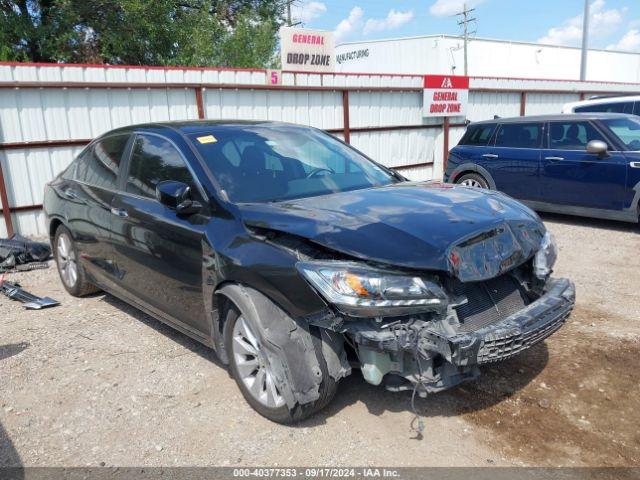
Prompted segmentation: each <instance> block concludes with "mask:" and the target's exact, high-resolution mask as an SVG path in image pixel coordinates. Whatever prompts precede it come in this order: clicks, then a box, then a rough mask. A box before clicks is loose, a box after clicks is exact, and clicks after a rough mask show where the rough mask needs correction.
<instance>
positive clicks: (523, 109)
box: [520, 92, 527, 117]
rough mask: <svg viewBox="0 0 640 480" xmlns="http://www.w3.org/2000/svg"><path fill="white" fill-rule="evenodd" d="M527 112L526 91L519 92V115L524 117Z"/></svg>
mask: <svg viewBox="0 0 640 480" xmlns="http://www.w3.org/2000/svg"><path fill="white" fill-rule="evenodd" d="M526 114H527V92H522V93H521V94H520V116H521V117H524V116H525V115H526Z"/></svg>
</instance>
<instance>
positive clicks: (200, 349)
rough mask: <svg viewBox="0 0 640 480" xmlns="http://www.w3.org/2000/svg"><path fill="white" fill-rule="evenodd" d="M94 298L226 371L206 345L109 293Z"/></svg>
mask: <svg viewBox="0 0 640 480" xmlns="http://www.w3.org/2000/svg"><path fill="white" fill-rule="evenodd" d="M96 296H102V301H104V302H105V303H107V304H109V305H110V306H112V307H113V308H117V309H118V310H121V311H123V312H125V313H127V314H128V315H131V316H132V317H133V318H135V319H136V320H138V321H140V322H142V323H144V324H145V325H146V326H147V327H150V328H152V329H154V330H155V331H156V332H158V333H160V334H162V335H164V336H166V337H169V338H170V339H171V340H173V341H174V342H176V343H177V344H178V345H180V346H181V347H184V348H186V349H187V350H189V351H191V352H193V353H196V354H198V355H199V356H200V357H202V358H204V359H205V360H208V361H210V362H212V363H214V364H215V365H216V366H218V367H220V368H223V369H225V370H226V369H227V367H226V366H225V365H224V364H223V363H222V362H221V361H220V359H219V358H218V356H217V355H216V353H215V352H214V351H213V349H211V348H209V347H207V346H206V345H203V344H202V343H200V342H198V341H197V340H195V339H193V338H191V337H189V336H188V335H185V334H184V333H182V332H179V331H178V330H176V329H175V328H173V327H170V326H169V325H166V324H164V323H162V322H161V321H160V320H158V319H156V318H154V317H152V316H150V315H147V314H146V313H144V312H143V311H141V310H138V309H137V308H136V307H134V306H132V305H129V304H128V303H125V302H123V301H122V300H120V299H119V298H117V297H114V296H113V295H111V294H109V293H99V294H96Z"/></svg>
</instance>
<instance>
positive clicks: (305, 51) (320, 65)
mask: <svg viewBox="0 0 640 480" xmlns="http://www.w3.org/2000/svg"><path fill="white" fill-rule="evenodd" d="M334 50H335V46H334V40H333V32H327V31H324V30H309V29H306V28H291V27H282V28H281V29H280V52H281V54H280V55H281V61H282V69H283V70H290V71H298V72H333V71H334V70H335V68H334V62H335V52H334Z"/></svg>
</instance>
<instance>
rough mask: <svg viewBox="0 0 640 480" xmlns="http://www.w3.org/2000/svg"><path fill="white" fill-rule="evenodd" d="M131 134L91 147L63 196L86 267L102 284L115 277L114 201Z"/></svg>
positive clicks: (65, 185)
mask: <svg viewBox="0 0 640 480" xmlns="http://www.w3.org/2000/svg"><path fill="white" fill-rule="evenodd" d="M129 138H130V134H128V133H125V134H117V135H109V136H106V137H102V138H100V139H99V140H97V141H96V142H94V143H92V144H91V145H90V146H89V147H87V148H86V149H85V150H84V151H83V152H82V153H81V154H80V156H79V157H78V159H77V160H76V162H75V165H74V167H73V174H72V178H73V180H72V181H69V182H65V183H64V184H63V185H62V187H61V193H62V195H63V197H64V198H65V199H66V200H67V202H66V206H65V214H66V218H67V226H68V227H69V229H70V230H71V233H72V235H73V236H74V240H75V243H76V248H77V249H78V255H79V256H80V259H81V262H82V264H83V266H84V267H85V268H86V270H87V271H88V273H89V275H91V276H92V277H93V278H94V279H95V280H97V281H98V282H99V283H102V284H107V286H108V285H110V282H111V278H112V273H113V269H112V263H111V260H112V253H113V249H112V238H111V212H110V210H111V202H112V201H113V196H114V195H115V192H116V189H117V182H118V174H119V170H120V165H121V160H122V157H123V153H124V152H125V150H126V148H127V144H128V141H129Z"/></svg>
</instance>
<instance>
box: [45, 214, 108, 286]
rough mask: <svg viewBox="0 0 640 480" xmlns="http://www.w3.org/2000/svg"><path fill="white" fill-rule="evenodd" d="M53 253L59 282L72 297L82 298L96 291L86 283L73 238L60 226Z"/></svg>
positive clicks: (54, 241)
mask: <svg viewBox="0 0 640 480" xmlns="http://www.w3.org/2000/svg"><path fill="white" fill-rule="evenodd" d="M53 251H54V256H55V260H56V264H57V265H58V273H59V274H60V280H62V284H63V285H64V288H65V289H66V290H67V292H69V293H70V294H71V295H73V296H74V297H82V296H83V295H88V294H90V293H95V292H97V291H98V288H97V287H95V286H94V285H93V284H91V283H89V282H88V281H87V279H86V275H85V273H84V269H83V268H82V266H81V265H80V263H78V251H77V250H76V246H75V243H74V242H73V237H72V236H71V232H69V230H68V229H67V228H66V227H63V226H60V227H58V229H57V230H56V235H55V237H54V240H53Z"/></svg>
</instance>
